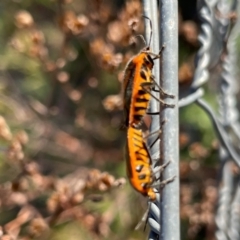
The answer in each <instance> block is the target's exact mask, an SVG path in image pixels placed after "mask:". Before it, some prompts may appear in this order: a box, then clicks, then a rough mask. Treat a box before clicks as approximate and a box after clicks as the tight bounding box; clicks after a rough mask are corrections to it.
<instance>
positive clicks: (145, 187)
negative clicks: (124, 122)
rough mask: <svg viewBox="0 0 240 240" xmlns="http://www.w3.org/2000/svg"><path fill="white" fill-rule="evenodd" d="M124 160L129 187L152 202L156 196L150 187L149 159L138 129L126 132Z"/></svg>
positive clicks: (150, 171)
mask: <svg viewBox="0 0 240 240" xmlns="http://www.w3.org/2000/svg"><path fill="white" fill-rule="evenodd" d="M126 158H127V174H128V178H129V181H130V183H131V185H132V186H133V188H134V189H135V190H137V191H138V192H140V193H141V194H143V195H144V196H148V197H149V198H150V199H151V200H152V201H154V200H155V198H156V195H155V193H154V191H153V189H152V187H151V185H152V182H153V176H152V170H151V165H150V164H151V157H150V155H149V152H148V149H147V146H146V144H145V141H144V139H143V136H142V131H141V130H140V129H136V128H133V127H129V128H128V130H127V146H126Z"/></svg>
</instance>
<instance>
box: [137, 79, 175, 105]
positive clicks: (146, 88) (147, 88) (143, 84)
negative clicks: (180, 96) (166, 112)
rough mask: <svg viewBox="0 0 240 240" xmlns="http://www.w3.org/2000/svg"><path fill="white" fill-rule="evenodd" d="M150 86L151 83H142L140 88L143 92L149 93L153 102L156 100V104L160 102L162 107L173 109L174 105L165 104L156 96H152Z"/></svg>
mask: <svg viewBox="0 0 240 240" xmlns="http://www.w3.org/2000/svg"><path fill="white" fill-rule="evenodd" d="M152 85H153V83H149V82H145V83H142V84H141V87H142V88H143V90H144V91H145V92H147V93H149V94H150V95H151V96H152V97H153V98H154V99H155V100H157V101H158V102H161V103H162V104H163V106H165V107H171V108H174V107H175V105H174V104H169V103H166V102H164V101H163V100H162V99H161V98H157V97H156V96H154V95H153V94H152V93H151V90H149V87H150V86H152Z"/></svg>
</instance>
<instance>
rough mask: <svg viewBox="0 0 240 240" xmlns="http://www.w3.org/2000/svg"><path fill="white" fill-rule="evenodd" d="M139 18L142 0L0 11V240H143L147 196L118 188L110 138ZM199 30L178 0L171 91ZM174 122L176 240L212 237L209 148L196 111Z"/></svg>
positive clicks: (184, 79) (188, 69)
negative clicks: (178, 210)
mask: <svg viewBox="0 0 240 240" xmlns="http://www.w3.org/2000/svg"><path fill="white" fill-rule="evenodd" d="M141 15H142V3H141V1H140V0H125V1H124V0H115V1H112V0H92V1H83V0H81V1H79V0H35V1H30V0H8V1H6V0H5V1H4V0H3V1H1V2H0V36H1V37H0V54H1V57H0V141H1V145H0V150H1V151H0V236H1V237H0V238H1V239H3V240H7V239H22V240H27V239H53V240H62V239H66V238H67V239H69V240H75V239H96V240H98V239H115V240H122V239H131V240H134V239H146V236H147V232H148V231H145V232H144V231H143V230H142V229H141V230H139V231H134V227H135V226H136V224H137V223H138V222H139V220H140V219H141V217H142V214H143V213H144V212H145V210H146V207H147V199H146V198H144V197H142V196H140V194H138V193H136V192H135V191H134V190H133V189H132V188H131V187H130V186H129V183H128V181H127V179H126V171H125V162H124V145H125V139H124V138H125V133H124V132H123V131H119V126H120V125H121V121H122V102H121V81H122V79H123V70H124V67H125V65H126V63H127V62H128V60H129V59H130V58H131V57H132V56H133V55H134V54H136V53H137V52H138V51H139V50H140V49H141V48H142V45H141V43H140V42H135V41H133V38H132V37H133V36H134V35H136V33H137V34H139V33H143V32H144V26H143V19H142V17H141ZM198 21H199V20H198V16H197V9H196V1H186V0H181V1H179V46H180V55H179V56H180V59H179V67H180V68H179V84H180V91H185V90H186V89H188V87H189V85H190V84H191V80H192V77H193V69H194V64H193V60H194V54H195V53H196V51H197V49H198V48H199V45H198V41H197V35H198V32H199V22H198ZM153 34H154V33H153ZM215 71H216V73H217V70H215ZM211 89H212V90H213V91H214V86H211ZM206 91H207V92H208V90H207V88H206ZM212 98H213V97H212V94H207V99H208V100H209V101H210V102H211V103H212V104H213V106H214V104H215V102H214V99H212ZM180 123H181V124H180V139H179V141H180V148H181V163H180V174H181V213H180V215H181V226H182V229H181V232H182V239H183V240H184V239H185V240H188V239H194V240H195V239H196V240H197V239H201V240H202V239H208V240H210V239H214V208H215V204H216V199H217V190H216V186H217V184H216V178H217V169H218V161H217V154H218V153H217V149H218V141H217V140H216V137H215V134H214V130H213V128H212V125H211V123H210V121H209V120H208V117H207V116H206V115H205V113H204V112H203V111H202V110H201V109H199V108H197V107H196V106H194V105H190V106H189V107H186V108H184V109H182V110H181V111H180Z"/></svg>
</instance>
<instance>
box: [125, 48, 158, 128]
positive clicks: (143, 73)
mask: <svg viewBox="0 0 240 240" xmlns="http://www.w3.org/2000/svg"><path fill="white" fill-rule="evenodd" d="M153 64H154V63H153V60H152V58H151V56H150V55H149V54H147V53H144V52H141V53H139V54H138V55H137V56H136V57H134V58H133V59H132V60H131V61H130V62H129V63H128V65H127V67H126V70H125V75H124V81H123V83H124V115H125V116H124V123H125V126H126V127H128V126H135V127H137V126H139V125H140V124H141V121H142V118H143V116H144V115H145V114H146V111H147V108H148V105H149V101H150V97H151V95H150V94H149V92H147V91H146V89H147V90H148V91H150V90H151V84H152V68H153ZM144 84H145V86H144V87H143V85H144Z"/></svg>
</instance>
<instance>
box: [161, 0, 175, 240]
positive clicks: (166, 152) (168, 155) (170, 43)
mask: <svg viewBox="0 0 240 240" xmlns="http://www.w3.org/2000/svg"><path fill="white" fill-rule="evenodd" d="M160 36H161V41H162V44H164V45H165V49H164V51H163V55H162V62H161V65H160V70H161V77H160V81H161V86H162V87H163V89H164V91H166V92H167V93H170V94H174V95H175V96H176V98H175V100H176V101H175V104H176V106H175V108H168V107H165V108H163V109H161V119H162V120H165V121H166V122H165V124H164V125H163V126H162V138H161V156H162V157H163V160H164V163H166V162H167V161H169V160H171V161H172V163H171V164H169V166H168V167H167V168H166V169H165V171H164V174H163V179H164V180H165V179H167V178H170V177H172V176H174V175H176V178H175V180H174V181H173V182H172V183H171V184H169V185H167V186H166V187H165V188H163V190H162V199H161V234H160V239H168V240H178V239H180V220H179V123H178V121H179V119H178V104H177V100H178V1H177V0H168V1H165V0H162V1H160ZM167 100H168V99H166V101H167ZM171 103H172V102H171Z"/></svg>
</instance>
